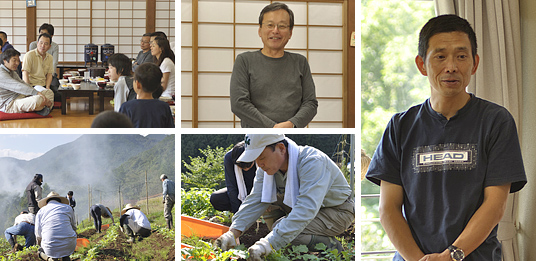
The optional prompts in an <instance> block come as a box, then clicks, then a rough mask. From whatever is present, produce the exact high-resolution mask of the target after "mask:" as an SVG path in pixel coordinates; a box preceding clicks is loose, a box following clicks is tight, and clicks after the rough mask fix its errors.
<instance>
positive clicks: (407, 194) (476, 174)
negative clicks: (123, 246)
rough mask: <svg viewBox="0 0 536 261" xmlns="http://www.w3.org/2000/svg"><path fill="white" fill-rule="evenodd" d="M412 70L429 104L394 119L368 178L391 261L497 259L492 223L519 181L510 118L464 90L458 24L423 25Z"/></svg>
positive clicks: (469, 70) (464, 31) (464, 43)
mask: <svg viewBox="0 0 536 261" xmlns="http://www.w3.org/2000/svg"><path fill="white" fill-rule="evenodd" d="M415 62H416V64H417V67H418V69H419V71H420V72H421V73H422V74H423V75H424V76H427V77H428V80H429V82H430V87H431V88H430V89H431V96H430V98H429V99H428V100H426V101H425V102H424V103H422V104H420V105H416V106H414V107H412V108H410V109H409V110H407V111H405V112H402V113H398V114H395V115H394V116H393V118H392V119H391V121H390V122H389V124H388V125H387V129H386V130H385V133H384V135H383V137H382V140H381V141H380V143H379V145H378V148H377V149H376V152H375V154H374V156H373V158H372V162H371V164H370V167H369V170H368V173H367V176H366V177H367V178H368V179H369V180H370V181H372V182H374V183H376V184H378V185H380V221H381V223H382V225H383V227H384V229H385V231H386V232H387V235H388V236H389V238H390V239H391V242H392V243H393V245H394V246H395V247H396V249H397V251H398V252H397V253H396V254H395V257H394V259H393V260H396V261H400V260H428V261H433V260H444V261H450V260H456V261H460V260H467V261H470V260H475V261H476V260H501V244H500V242H499V241H498V239H497V227H498V226H497V224H498V223H499V221H500V220H501V218H502V216H503V213H504V210H505V207H506V201H507V197H508V193H513V192H516V191H518V190H520V189H521V188H523V186H524V185H525V184H526V182H527V178H526V176H525V170H524V167H523V160H522V158H521V150H520V146H519V140H518V137H517V130H516V125H515V122H514V119H513V118H512V116H511V115H510V113H509V112H508V111H507V110H506V109H505V108H503V107H501V106H499V105H497V104H494V103H491V102H488V101H485V100H483V99H480V98H477V97H476V96H475V95H474V94H471V93H468V92H467V90H466V87H467V85H468V84H469V82H470V80H471V75H473V74H475V72H476V70H477V68H478V63H479V57H478V54H477V44H476V35H475V32H474V31H473V29H472V28H471V25H470V24H469V23H468V22H467V21H466V20H465V19H463V18H460V17H458V16H455V15H444V16H438V17H435V18H432V19H431V20H430V21H428V23H426V25H425V26H424V27H423V28H422V30H421V32H420V35H419V54H418V56H417V57H416V58H415Z"/></svg>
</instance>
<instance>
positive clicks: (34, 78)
mask: <svg viewBox="0 0 536 261" xmlns="http://www.w3.org/2000/svg"><path fill="white" fill-rule="evenodd" d="M51 43H52V36H50V34H47V33H44V34H40V35H39V38H38V39H37V48H36V49H34V50H31V51H29V52H27V53H26V55H24V61H23V63H22V79H23V80H24V81H25V82H26V83H28V84H30V85H32V86H36V85H39V86H43V87H46V88H47V89H50V84H51V83H52V74H53V73H54V66H53V58H52V55H50V54H49V53H47V51H48V49H50V46H51Z"/></svg>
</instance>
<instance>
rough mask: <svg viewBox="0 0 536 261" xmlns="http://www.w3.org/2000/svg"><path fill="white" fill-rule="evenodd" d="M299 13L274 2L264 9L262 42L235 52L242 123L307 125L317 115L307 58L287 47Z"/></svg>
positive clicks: (234, 86)
mask: <svg viewBox="0 0 536 261" xmlns="http://www.w3.org/2000/svg"><path fill="white" fill-rule="evenodd" d="M293 28H294V14H293V13H292V10H290V9H289V8H288V6H287V5H285V4H283V3H277V2H274V3H272V4H270V5H268V6H266V7H264V9H263V10H262V11H261V14H260V16H259V37H260V38H261V40H262V43H263V48H262V49H260V50H258V51H254V52H245V53H242V54H240V55H238V57H237V58H236V61H235V63H234V68H233V73H232V76H231V110H232V111H233V113H234V114H236V115H237V116H238V117H239V118H240V120H241V126H242V127H243V128H272V127H274V128H293V127H298V128H303V127H305V126H307V124H309V122H310V121H311V120H312V119H313V117H314V116H315V115H316V110H317V107H318V101H317V100H316V93H315V85H314V82H313V77H312V75H311V69H310V68H309V63H308V62H307V59H306V58H305V57H304V56H303V55H300V54H296V53H289V52H286V51H285V46H286V45H287V42H288V41H289V40H290V38H291V36H292V29H293Z"/></svg>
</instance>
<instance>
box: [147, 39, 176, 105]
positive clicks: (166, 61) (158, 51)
mask: <svg viewBox="0 0 536 261" xmlns="http://www.w3.org/2000/svg"><path fill="white" fill-rule="evenodd" d="M151 54H152V55H153V57H154V59H155V64H156V65H158V66H160V70H161V71H162V74H163V76H162V87H163V88H164V92H163V93H162V95H161V96H162V97H169V98H172V97H173V96H175V54H174V53H173V51H172V50H171V47H170V46H169V41H168V40H167V39H164V38H160V37H156V38H155V39H154V41H153V42H152V43H151Z"/></svg>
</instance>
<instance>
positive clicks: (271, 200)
mask: <svg viewBox="0 0 536 261" xmlns="http://www.w3.org/2000/svg"><path fill="white" fill-rule="evenodd" d="M245 143H246V149H245V151H244V153H242V155H241V156H240V158H239V159H238V161H240V162H251V161H255V163H256V164H257V166H258V167H259V168H258V169H257V175H256V178H255V182H254V185H253V190H252V192H251V194H249V195H248V196H247V198H246V200H245V201H244V202H243V203H242V206H241V207H240V209H239V210H238V212H237V213H236V214H235V215H234V217H233V223H232V224H231V228H230V229H229V231H228V232H226V233H225V234H223V235H222V236H220V237H219V238H218V239H217V240H216V245H217V246H219V247H220V248H221V249H222V250H227V249H229V248H231V247H234V246H236V245H237V243H238V237H239V236H240V235H241V234H242V232H243V231H245V230H246V229H247V228H248V227H250V226H251V225H252V224H254V223H255V221H256V220H257V219H258V218H259V217H260V216H261V215H263V213H264V212H265V210H266V209H268V207H270V206H272V205H277V206H279V207H281V209H282V210H283V211H284V214H283V216H282V217H280V218H279V219H278V220H277V221H276V222H275V223H274V224H273V229H272V231H271V232H270V233H269V234H268V235H267V236H266V237H264V238H261V239H260V240H259V241H257V242H256V243H255V244H254V245H253V246H251V247H250V248H249V249H248V251H249V254H250V256H249V259H248V260H262V258H263V257H265V256H266V255H268V254H269V253H270V252H271V251H272V250H278V249H280V248H282V247H284V246H286V245H287V244H288V243H291V244H293V245H306V246H307V247H308V248H309V250H310V251H314V250H315V249H314V247H315V245H316V244H318V243H324V245H326V246H327V247H328V248H331V249H338V250H339V251H340V250H342V246H341V243H340V242H339V241H338V240H337V239H335V236H336V235H339V234H341V233H342V232H344V231H345V230H346V229H347V228H348V227H349V226H350V225H351V224H352V222H353V221H354V213H355V208H354V202H353V199H352V198H351V197H350V195H351V192H352V191H351V189H350V186H349V185H348V182H347V181H346V179H345V177H344V175H343V174H342V172H341V171H340V169H339V168H338V167H337V165H336V164H335V163H334V162H333V161H332V160H331V159H330V158H329V157H328V156H327V155H326V154H324V153H323V152H321V151H320V150H318V149H315V148H313V147H309V146H298V145H297V144H296V143H294V141H292V140H291V139H288V138H285V136H284V135H277V134H266V135H264V134H246V138H245Z"/></svg>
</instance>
